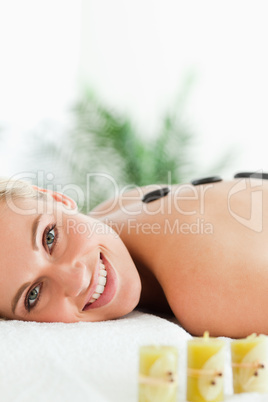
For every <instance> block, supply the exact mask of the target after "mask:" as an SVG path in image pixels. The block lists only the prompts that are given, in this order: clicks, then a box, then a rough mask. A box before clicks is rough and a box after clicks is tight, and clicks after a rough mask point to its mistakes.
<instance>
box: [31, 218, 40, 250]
mask: <svg viewBox="0 0 268 402" xmlns="http://www.w3.org/2000/svg"><path fill="white" fill-rule="evenodd" d="M41 217H42V214H39V215H37V217H36V218H35V220H34V221H33V224H32V246H33V249H34V250H37V251H38V250H39V248H38V246H37V242H36V234H37V229H38V225H39V223H40V220H41Z"/></svg>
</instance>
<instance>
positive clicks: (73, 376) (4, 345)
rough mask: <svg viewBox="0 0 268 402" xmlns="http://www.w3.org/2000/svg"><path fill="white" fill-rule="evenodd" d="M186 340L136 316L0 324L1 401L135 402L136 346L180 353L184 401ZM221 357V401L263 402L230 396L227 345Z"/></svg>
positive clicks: (173, 329) (163, 324)
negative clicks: (162, 346) (163, 347)
mask: <svg viewBox="0 0 268 402" xmlns="http://www.w3.org/2000/svg"><path fill="white" fill-rule="evenodd" d="M189 338H190V335H189V334H188V333H187V332H185V331H184V330H183V329H181V328H180V327H179V326H178V325H176V324H174V323H172V322H169V321H167V320H165V319H163V318H159V317H156V316H154V315H149V314H145V313H141V312H133V313H131V314H129V315H128V316H126V317H124V318H122V319H120V320H115V321H106V322H100V323H76V324H62V323H53V324H46V323H31V322H21V321H10V322H8V321H7V322H3V321H2V322H0V353H1V354H0V356H1V364H0V401H1V402H12V401H25V402H26V401H27V402H29V401H32V400H36V401H38V402H42V401H44V402H47V401H53V402H54V401H55V402H57V401H64V402H68V401H77V400H80V401H92V402H93V401H94V402H137V400H138V399H137V395H138V380H137V378H138V357H139V347H140V346H141V345H145V344H168V345H175V346H177V347H178V349H179V395H178V401H179V402H184V401H185V390H186V370H185V367H186V342H187V339H189ZM229 341H230V340H228V339H227V345H228V343H229ZM226 356H227V362H226V377H225V391H226V401H228V402H236V401H238V402H240V401H243V402H255V401H256V402H268V394H267V395H261V394H240V395H236V396H234V395H232V378H231V369H230V353H229V348H228V347H227V348H226Z"/></svg>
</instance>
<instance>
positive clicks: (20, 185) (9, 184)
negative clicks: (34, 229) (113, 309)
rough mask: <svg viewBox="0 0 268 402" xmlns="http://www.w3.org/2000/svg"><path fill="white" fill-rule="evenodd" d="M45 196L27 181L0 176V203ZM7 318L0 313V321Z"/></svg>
mask: <svg viewBox="0 0 268 402" xmlns="http://www.w3.org/2000/svg"><path fill="white" fill-rule="evenodd" d="M45 196H46V194H45V193H42V192H40V191H37V189H35V188H34V187H33V186H32V184H31V183H29V182H27V181H23V180H15V179H9V178H5V177H0V203H1V202H3V201H6V200H7V199H10V198H12V199H19V198H38V197H45ZM7 320H8V318H6V317H4V316H3V315H1V313H0V321H7Z"/></svg>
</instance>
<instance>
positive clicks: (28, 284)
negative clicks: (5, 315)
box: [11, 282, 31, 314]
mask: <svg viewBox="0 0 268 402" xmlns="http://www.w3.org/2000/svg"><path fill="white" fill-rule="evenodd" d="M30 284H31V282H26V283H24V284H23V285H22V286H21V287H20V288H19V290H18V291H17V293H16V294H15V296H14V297H13V300H12V303H11V309H12V313H13V314H15V310H16V307H17V304H18V301H19V299H20V297H21V295H22V293H23V292H24V290H25V289H26V288H27V287H28V286H30Z"/></svg>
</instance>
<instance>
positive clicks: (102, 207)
mask: <svg viewBox="0 0 268 402" xmlns="http://www.w3.org/2000/svg"><path fill="white" fill-rule="evenodd" d="M165 186H166V185H165V184H163V185H162V184H150V185H147V186H143V187H139V186H126V187H124V188H123V189H122V190H118V191H117V192H115V194H114V196H112V197H111V198H110V199H108V200H106V201H104V202H102V203H101V204H99V205H98V206H97V207H95V208H94V209H92V211H90V213H89V215H92V216H94V217H96V218H98V219H101V218H102V217H106V216H108V215H112V214H114V213H116V212H117V211H119V210H120V211H121V210H123V209H124V208H127V207H129V206H130V205H131V204H135V203H140V202H141V201H142V199H143V197H144V196H145V195H146V194H148V193H150V192H151V191H155V190H159V189H161V188H163V187H165Z"/></svg>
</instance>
